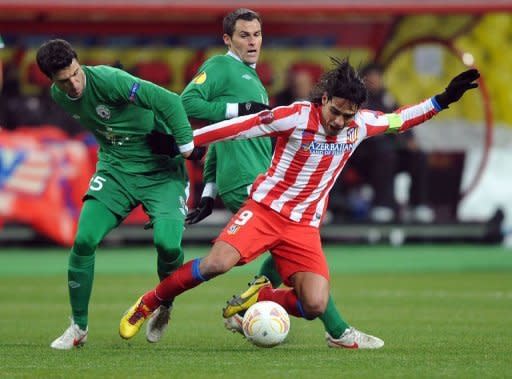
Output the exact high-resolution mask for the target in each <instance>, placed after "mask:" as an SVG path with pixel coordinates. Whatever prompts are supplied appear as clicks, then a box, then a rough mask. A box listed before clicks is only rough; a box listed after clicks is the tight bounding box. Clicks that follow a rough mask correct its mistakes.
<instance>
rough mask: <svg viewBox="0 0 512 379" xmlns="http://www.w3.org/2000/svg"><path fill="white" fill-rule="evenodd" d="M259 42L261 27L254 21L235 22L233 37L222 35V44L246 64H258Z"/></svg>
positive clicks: (260, 39) (260, 40)
mask: <svg viewBox="0 0 512 379" xmlns="http://www.w3.org/2000/svg"><path fill="white" fill-rule="evenodd" d="M261 42H262V35H261V25H260V22H259V21H258V20H256V19H254V20H252V21H246V20H236V24H235V31H234V32H233V36H232V37H230V36H229V35H227V34H224V43H225V44H226V45H227V46H228V48H229V50H231V51H232V52H233V53H235V54H236V55H238V56H239V57H240V59H241V60H242V62H244V63H246V64H255V63H256V62H258V58H259V57H260V51H261Z"/></svg>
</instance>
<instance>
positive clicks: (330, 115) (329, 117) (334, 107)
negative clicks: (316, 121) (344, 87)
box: [322, 94, 359, 136]
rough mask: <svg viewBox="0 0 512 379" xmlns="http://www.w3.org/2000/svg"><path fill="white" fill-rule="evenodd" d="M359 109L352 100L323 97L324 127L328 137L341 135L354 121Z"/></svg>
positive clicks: (325, 95)
mask: <svg viewBox="0 0 512 379" xmlns="http://www.w3.org/2000/svg"><path fill="white" fill-rule="evenodd" d="M358 109H359V107H358V106H357V105H356V104H354V103H353V102H351V101H350V100H347V99H343V98H341V97H333V98H331V99H330V100H329V99H328V97H327V94H324V95H323V96H322V125H323V127H324V129H325V132H326V134H327V135H328V136H335V135H337V134H339V133H340V132H341V131H342V130H343V128H345V127H346V126H348V125H349V124H350V123H351V122H352V121H353V120H354V116H355V114H356V112H357V111H358Z"/></svg>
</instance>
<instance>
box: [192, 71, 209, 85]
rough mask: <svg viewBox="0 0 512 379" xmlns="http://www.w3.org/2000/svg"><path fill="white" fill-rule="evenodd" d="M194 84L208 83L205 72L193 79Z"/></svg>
mask: <svg viewBox="0 0 512 379" xmlns="http://www.w3.org/2000/svg"><path fill="white" fill-rule="evenodd" d="M192 82H194V84H203V83H204V82H206V72H204V71H203V72H200V73H199V74H197V75H196V76H195V77H194V79H192Z"/></svg>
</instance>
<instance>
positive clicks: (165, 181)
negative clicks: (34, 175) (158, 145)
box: [37, 40, 195, 350]
mask: <svg viewBox="0 0 512 379" xmlns="http://www.w3.org/2000/svg"><path fill="white" fill-rule="evenodd" d="M37 64H38V66H39V68H40V69H41V71H42V72H43V73H44V74H45V75H46V76H47V77H48V78H50V80H52V82H53V84H52V87H51V96H52V98H53V99H54V100H55V102H56V103H57V104H59V105H60V106H61V107H62V108H63V109H64V110H65V111H66V112H68V113H70V114H71V115H72V116H73V117H74V118H75V119H77V120H78V121H79V122H80V123H81V124H82V125H83V126H84V127H85V128H86V129H88V130H89V131H90V132H91V133H92V134H93V135H94V136H95V138H96V140H97V141H98V144H99V152H98V164H97V169H96V173H95V174H94V176H93V177H92V179H91V181H90V185H89V189H88V191H87V193H86V195H85V196H84V203H83V207H82V211H81V214H80V218H79V222H78V230H77V234H76V237H75V241H74V244H73V247H72V249H71V252H70V256H69V265H68V287H69V297H70V303H71V311H72V319H71V326H70V327H69V328H68V329H66V331H65V332H64V334H62V336H60V337H59V338H57V339H56V340H55V341H53V342H52V344H51V347H52V348H55V349H61V350H67V349H72V348H73V347H75V346H80V345H83V344H84V343H85V342H86V340H87V331H88V327H87V325H88V305H89V299H90V295H91V291H92V283H93V277H94V261H95V251H96V247H97V246H98V244H99V243H100V242H101V241H102V240H103V238H104V237H105V236H106V235H107V233H109V232H110V231H111V230H112V229H114V228H116V227H117V226H118V225H119V224H120V223H121V222H122V221H123V220H124V218H125V217H126V216H127V215H128V214H129V213H130V212H131V211H132V210H133V209H134V208H135V207H136V206H137V205H139V204H142V205H143V207H144V209H145V211H146V213H147V214H148V215H149V217H150V219H151V222H152V225H153V228H154V237H153V238H154V244H155V247H156V250H157V252H158V259H157V267H158V270H157V271H158V275H159V277H160V280H162V279H164V278H165V277H167V276H168V275H169V274H170V273H171V272H172V271H173V270H175V269H176V268H178V267H179V266H181V265H182V263H183V251H182V248H181V238H182V233H183V227H184V223H185V215H186V213H187V207H186V198H187V190H188V189H187V183H188V181H187V176H186V171H185V167H184V163H183V157H190V156H191V155H195V154H194V151H195V150H194V144H193V140H192V128H191V127H190V123H189V121H188V118H187V115H186V113H185V109H184V108H183V105H182V102H181V99H180V97H179V96H178V95H177V94H175V93H172V92H169V91H167V90H165V89H164V88H161V87H159V86H157V85H155V84H153V83H150V82H148V81H145V80H142V79H140V78H137V77H134V76H132V75H130V74H128V73H127V72H124V71H122V70H120V69H117V68H113V67H109V66H82V65H80V64H79V62H78V57H77V54H76V52H75V51H74V50H73V48H72V46H71V45H70V44H69V43H68V42H66V41H64V40H50V41H48V42H46V43H44V44H43V45H42V46H41V47H40V48H39V50H38V51H37ZM152 131H159V132H161V133H164V134H171V135H173V136H174V138H175V139H176V143H177V146H178V147H179V151H180V152H181V155H178V156H177V157H175V158H170V157H169V156H163V155H155V154H153V153H152V151H151V148H150V145H149V144H148V142H147V136H148V135H149V134H150V133H151V132H152Z"/></svg>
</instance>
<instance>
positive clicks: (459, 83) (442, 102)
mask: <svg viewBox="0 0 512 379" xmlns="http://www.w3.org/2000/svg"><path fill="white" fill-rule="evenodd" d="M479 77H480V73H479V72H478V70H477V69H475V68H472V69H470V70H467V71H464V72H462V73H460V74H459V75H457V76H456V77H454V78H453V79H452V80H451V81H450V83H449V84H448V87H446V89H445V90H444V92H442V93H440V94H439V95H436V96H434V99H435V101H436V102H437V103H438V104H439V106H440V107H441V108H442V109H446V108H448V106H449V105H450V104H451V103H454V102H456V101H458V100H459V99H460V98H461V97H462V95H464V93H465V92H466V91H467V90H470V89H472V88H477V87H478V83H476V80H477V79H478V78H479Z"/></svg>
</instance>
